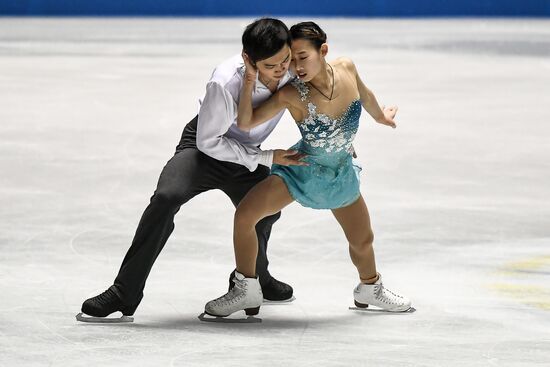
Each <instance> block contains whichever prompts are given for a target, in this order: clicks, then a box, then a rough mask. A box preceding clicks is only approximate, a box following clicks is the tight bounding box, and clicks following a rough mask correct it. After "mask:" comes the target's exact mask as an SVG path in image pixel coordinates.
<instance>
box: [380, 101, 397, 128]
mask: <svg viewBox="0 0 550 367" xmlns="http://www.w3.org/2000/svg"><path fill="white" fill-rule="evenodd" d="M397 110H398V108H397V106H390V107H385V106H382V112H384V117H382V118H380V119H378V120H376V122H378V123H379V124H382V125H388V126H391V127H393V128H394V129H395V127H396V125H395V121H393V119H394V117H395V115H396V114H397Z"/></svg>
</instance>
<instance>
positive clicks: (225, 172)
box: [81, 18, 303, 321]
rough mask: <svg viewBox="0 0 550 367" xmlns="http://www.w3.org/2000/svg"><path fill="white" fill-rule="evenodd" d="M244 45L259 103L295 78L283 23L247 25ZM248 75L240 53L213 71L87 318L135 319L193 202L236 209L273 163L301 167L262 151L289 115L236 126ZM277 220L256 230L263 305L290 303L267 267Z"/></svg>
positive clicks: (289, 155) (291, 155)
mask: <svg viewBox="0 0 550 367" xmlns="http://www.w3.org/2000/svg"><path fill="white" fill-rule="evenodd" d="M242 42H243V51H244V52H245V53H247V54H248V56H249V58H250V59H251V61H252V62H253V63H254V64H255V65H256V67H257V68H258V70H259V73H258V79H257V81H256V88H255V93H254V95H253V100H254V102H255V103H260V102H262V101H264V100H266V99H267V98H269V97H270V96H271V95H272V94H273V93H274V92H275V91H276V90H277V89H279V88H281V87H282V86H284V85H285V84H286V83H287V82H288V81H289V80H290V79H291V77H292V76H291V74H290V73H289V71H288V67H289V64H290V60H291V55H290V42H291V41H290V35H289V32H288V29H287V27H286V26H285V24H284V23H283V22H281V21H280V20H277V19H270V18H264V19H260V20H257V21H255V22H254V23H252V24H250V25H248V27H247V28H246V30H245V31H244V33H243V36H242ZM244 77H245V75H244V63H243V60H242V57H241V56H240V55H239V56H235V57H233V58H231V59H229V60H227V61H225V62H223V63H222V64H220V65H219V66H218V67H217V68H216V69H215V70H214V73H213V74H212V77H211V79H210V81H209V82H208V84H207V86H206V95H205V97H204V99H203V100H202V103H201V107H200V110H199V114H198V116H197V117H195V118H194V119H193V120H191V122H189V123H188V124H187V126H186V127H185V129H184V131H183V134H182V137H181V140H180V143H179V144H178V146H177V148H176V153H175V154H174V156H173V157H172V158H171V159H170V161H168V163H167V164H166V166H165V167H164V169H163V170H162V173H161V174H160V178H159V181H158V185H157V189H156V190H155V192H154V195H153V196H152V197H151V201H150V204H149V206H148V207H147V208H146V209H145V212H144V213H143V216H142V218H141V220H140V223H139V225H138V228H137V230H136V234H135V236H134V239H133V241H132V245H131V247H130V249H129V250H128V252H127V254H126V256H125V258H124V260H123V262H122V265H121V267H120V270H119V273H118V275H117V277H116V279H115V281H114V284H113V285H112V286H111V287H109V288H108V289H107V290H106V291H105V292H103V293H101V294H100V295H98V296H96V297H92V298H90V299H88V300H86V301H85V302H84V303H83V304H82V312H83V313H85V314H87V315H90V316H93V318H92V321H101V319H100V318H103V317H106V316H108V315H110V314H111V313H113V312H116V311H120V312H122V314H123V315H124V316H131V315H133V314H134V312H135V310H136V308H137V307H138V305H139V303H140V302H141V299H142V297H143V289H144V287H145V282H146V280H147V276H148V275H149V272H150V271H151V268H152V266H153V263H154V262H155V260H156V258H157V256H158V255H159V253H160V252H161V251H162V248H163V247H164V245H165V243H166V241H167V240H168V238H169V236H170V234H171V233H172V231H173V229H174V216H175V214H176V213H177V212H178V211H179V209H180V207H181V206H182V205H183V204H185V203H186V202H187V201H189V200H190V199H191V198H193V197H194V196H196V195H198V194H200V193H202V192H205V191H208V190H211V189H220V190H222V191H223V192H224V193H225V194H227V195H228V196H229V198H230V199H231V201H232V202H233V204H234V205H235V206H237V205H238V204H239V202H240V201H241V199H242V198H243V197H244V196H245V195H246V193H247V192H248V191H249V190H250V189H251V188H252V187H253V186H254V185H255V184H257V183H258V182H260V181H262V180H263V179H264V178H265V177H267V176H268V175H269V171H270V167H271V165H272V163H277V164H283V165H301V164H303V163H302V162H300V158H301V157H300V155H298V154H296V152H292V151H285V150H274V151H262V150H261V149H260V148H259V145H260V144H261V143H262V142H263V141H264V140H265V139H266V138H267V136H268V135H269V134H270V133H271V131H273V129H274V128H275V126H276V125H277V123H278V122H279V120H280V118H281V117H282V115H283V113H284V111H281V112H280V113H279V114H278V115H277V116H275V117H274V118H273V119H271V120H269V121H267V122H266V123H264V124H262V125H261V126H258V127H257V128H255V129H253V130H252V131H249V132H244V131H241V130H239V129H238V128H237V125H236V118H237V106H238V99H239V94H240V90H241V87H242V85H243V79H244ZM279 217H280V213H277V214H276V215H273V216H271V217H268V218H265V219H264V220H262V221H261V222H260V223H258V225H257V226H256V232H257V235H258V242H259V251H258V258H257V269H256V270H257V274H258V277H259V280H260V284H261V287H262V292H263V294H264V298H265V299H266V300H270V301H290V300H292V293H293V290H292V287H291V286H289V285H288V284H285V283H283V282H280V281H278V280H277V279H275V278H273V277H272V276H271V275H270V274H269V271H268V269H267V267H268V259H267V254H266V251H267V241H268V239H269V236H270V233H271V227H272V225H273V223H274V222H275V221H276V220H277V219H278V218H279ZM233 275H234V273H232V274H231V276H230V281H229V284H230V288H231V287H232V286H233V283H232V277H233ZM81 321H84V320H81ZM86 321H89V320H86Z"/></svg>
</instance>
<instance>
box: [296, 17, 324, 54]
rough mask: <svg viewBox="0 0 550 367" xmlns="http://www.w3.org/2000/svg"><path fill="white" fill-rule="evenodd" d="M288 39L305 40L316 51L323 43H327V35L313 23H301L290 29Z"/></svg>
mask: <svg viewBox="0 0 550 367" xmlns="http://www.w3.org/2000/svg"><path fill="white" fill-rule="evenodd" d="M290 37H291V38H292V40H297V39H306V40H308V41H309V42H311V43H312V44H313V46H314V47H315V48H317V50H319V49H320V48H321V45H322V44H323V43H326V42H327V34H326V33H325V32H324V31H323V30H322V29H321V27H319V26H318V25H317V24H315V23H313V22H302V23H298V24H294V25H293V26H292V27H290Z"/></svg>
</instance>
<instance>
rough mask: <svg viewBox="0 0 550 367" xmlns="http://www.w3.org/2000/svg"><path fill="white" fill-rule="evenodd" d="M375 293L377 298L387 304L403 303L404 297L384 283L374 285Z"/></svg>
mask: <svg viewBox="0 0 550 367" xmlns="http://www.w3.org/2000/svg"><path fill="white" fill-rule="evenodd" d="M374 295H375V298H376V299H377V300H379V301H380V302H383V303H386V304H392V305H393V304H401V303H403V302H402V300H403V297H401V296H400V295H398V294H395V293H394V292H392V291H391V290H389V289H388V288H386V287H384V285H383V284H376V285H375V286H374Z"/></svg>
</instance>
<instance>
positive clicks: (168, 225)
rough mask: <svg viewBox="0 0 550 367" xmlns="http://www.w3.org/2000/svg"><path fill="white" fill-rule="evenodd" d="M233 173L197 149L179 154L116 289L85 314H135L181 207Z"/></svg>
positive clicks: (96, 299) (89, 303)
mask: <svg viewBox="0 0 550 367" xmlns="http://www.w3.org/2000/svg"><path fill="white" fill-rule="evenodd" d="M231 173H232V171H231V170H230V169H228V168H226V167H225V166H224V164H223V162H219V161H217V160H215V159H212V158H210V157H208V156H207V155H205V154H203V153H201V152H200V151H198V150H197V149H193V148H186V149H183V150H181V151H177V152H176V154H175V155H174V157H172V159H170V160H169V161H168V163H167V164H166V166H165V167H164V169H163V170H162V173H161V175H160V178H159V182H158V185H157V189H156V190H155V193H154V195H153V196H152V197H151V202H150V204H149V206H148V207H147V208H146V209H145V212H144V213H143V215H142V218H141V220H140V222H139V225H138V228H137V230H136V233H135V236H134V240H133V241H132V245H131V247H130V249H129V250H128V252H127V254H126V256H125V258H124V260H123V262H122V265H121V267H120V270H119V273H118V275H117V277H116V279H115V281H114V285H113V286H111V287H110V288H109V289H108V290H107V291H106V292H104V293H103V294H101V295H99V296H96V297H93V298H91V299H89V300H86V301H85V302H84V304H83V306H82V311H83V312H84V313H86V314H88V315H91V316H97V317H104V316H107V315H108V314H110V313H112V312H115V311H122V312H123V314H125V315H131V314H133V312H134V311H135V308H136V307H137V306H138V304H139V302H140V301H141V298H142V296H143V288H144V287H145V281H146V280H147V277H148V275H149V272H150V271H151V268H152V266H153V264H154V262H155V260H156V258H157V256H158V255H159V253H160V252H161V250H162V249H163V247H164V245H165V243H166V241H167V240H168V237H169V236H170V234H171V233H172V231H173V229H174V216H175V214H176V213H177V212H178V210H179V208H180V207H181V205H183V204H184V203H185V202H187V201H188V200H190V199H191V198H192V197H194V196H195V195H197V194H199V193H201V192H203V191H206V190H209V189H211V188H214V187H218V186H219V185H220V181H221V177H222V176H223V175H224V174H225V175H231ZM113 293H114V294H115V295H116V296H114V295H113ZM117 296H118V297H117Z"/></svg>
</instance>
